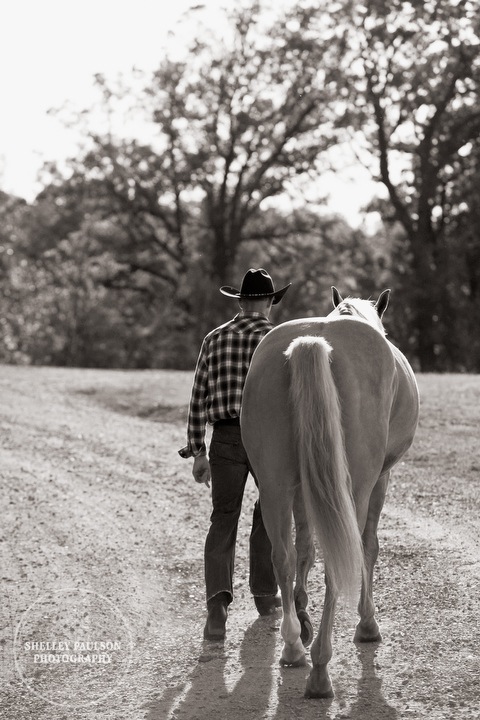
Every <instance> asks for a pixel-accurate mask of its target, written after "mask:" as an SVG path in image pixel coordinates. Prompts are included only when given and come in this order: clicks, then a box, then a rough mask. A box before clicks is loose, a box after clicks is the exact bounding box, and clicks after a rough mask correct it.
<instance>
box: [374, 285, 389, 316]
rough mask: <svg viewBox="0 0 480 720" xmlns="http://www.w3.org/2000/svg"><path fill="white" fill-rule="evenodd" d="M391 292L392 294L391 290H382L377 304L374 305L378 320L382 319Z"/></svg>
mask: <svg viewBox="0 0 480 720" xmlns="http://www.w3.org/2000/svg"><path fill="white" fill-rule="evenodd" d="M391 292H392V291H391V290H384V291H383V292H382V294H381V295H380V297H379V298H378V300H377V302H376V303H375V310H376V311H377V313H378V316H379V317H380V318H382V317H383V313H384V312H385V310H386V309H387V307H388V302H389V300H390V293H391Z"/></svg>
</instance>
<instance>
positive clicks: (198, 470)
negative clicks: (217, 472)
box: [192, 455, 210, 487]
mask: <svg viewBox="0 0 480 720" xmlns="http://www.w3.org/2000/svg"><path fill="white" fill-rule="evenodd" d="M192 473H193V477H194V478H195V482H197V483H203V484H204V485H206V486H207V487H210V463H209V462H208V460H207V456H206V455H197V457H196V458H195V460H194V461H193V470H192Z"/></svg>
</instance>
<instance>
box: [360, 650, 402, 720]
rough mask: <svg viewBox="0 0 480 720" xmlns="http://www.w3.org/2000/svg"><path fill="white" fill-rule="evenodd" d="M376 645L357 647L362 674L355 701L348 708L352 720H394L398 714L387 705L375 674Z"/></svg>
mask: <svg viewBox="0 0 480 720" xmlns="http://www.w3.org/2000/svg"><path fill="white" fill-rule="evenodd" d="M377 650H378V645H377V644H374V645H369V644H365V645H357V655H358V659H359V660H360V663H361V666H362V674H361V676H360V679H359V681H358V686H357V699H356V701H355V702H354V703H353V705H352V706H351V707H350V708H349V718H351V719H352V720H366V719H367V718H368V719H369V720H376V719H377V718H378V719H379V720H380V719H381V720H396V718H398V713H397V711H396V710H395V708H394V707H392V706H391V705H389V704H388V702H387V701H386V699H385V697H384V695H383V693H382V682H383V681H382V679H381V677H378V676H377V674H376V668H375V665H376V662H375V659H376V654H377Z"/></svg>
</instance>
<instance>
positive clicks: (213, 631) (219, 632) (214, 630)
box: [203, 593, 228, 642]
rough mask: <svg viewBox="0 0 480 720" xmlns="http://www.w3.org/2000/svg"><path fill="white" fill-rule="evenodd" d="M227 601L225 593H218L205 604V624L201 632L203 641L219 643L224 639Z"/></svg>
mask: <svg viewBox="0 0 480 720" xmlns="http://www.w3.org/2000/svg"><path fill="white" fill-rule="evenodd" d="M227 607H228V600H227V596H226V593H219V594H218V595H215V596H214V597H213V598H211V599H210V600H209V601H208V603H207V610H208V614H207V622H206V623H205V629H204V631H203V637H204V638H205V640H214V641H216V642H221V641H222V640H223V639H224V638H225V623H226V622H227Z"/></svg>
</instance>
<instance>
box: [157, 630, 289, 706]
mask: <svg viewBox="0 0 480 720" xmlns="http://www.w3.org/2000/svg"><path fill="white" fill-rule="evenodd" d="M277 637H278V631H277V630H276V628H275V627H274V618H273V617H272V618H258V619H257V620H255V622H254V623H253V624H252V625H250V627H248V629H247V630H246V632H245V635H244V637H243V640H242V642H241V646H240V653H239V661H238V662H237V661H233V662H232V657H233V656H234V655H235V654H236V653H235V646H234V645H230V643H229V642H228V636H227V641H226V642H225V644H223V643H211V642H208V641H204V643H203V647H202V652H201V654H200V656H199V658H198V659H197V660H196V661H195V665H194V667H193V669H192V673H191V675H190V682H189V683H188V685H187V688H188V690H187V691H186V693H185V694H184V695H183V696H182V695H181V694H179V693H178V689H177V692H176V696H173V695H172V696H167V695H164V696H163V697H162V699H161V700H160V701H156V702H153V703H152V704H151V705H150V706H147V707H146V708H145V709H147V710H148V712H147V714H146V716H145V718H146V720H165V718H169V717H177V714H178V716H179V717H181V718H183V719H184V720H200V718H201V719H202V720H203V718H208V720H225V718H228V719H229V720H243V718H244V717H245V716H246V715H247V717H249V716H250V715H249V713H248V712H246V709H249V710H250V712H251V711H252V709H254V710H255V716H256V717H257V713H258V717H263V715H264V714H265V713H266V712H267V709H268V707H269V703H270V696H271V693H272V687H273V682H274V678H273V673H272V664H273V663H274V662H275V656H276V652H277V649H276V640H277Z"/></svg>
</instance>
